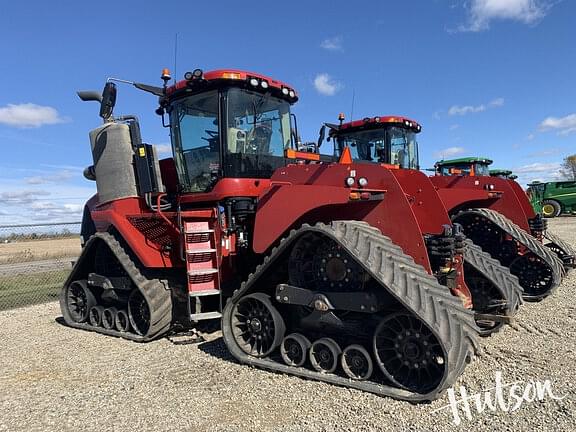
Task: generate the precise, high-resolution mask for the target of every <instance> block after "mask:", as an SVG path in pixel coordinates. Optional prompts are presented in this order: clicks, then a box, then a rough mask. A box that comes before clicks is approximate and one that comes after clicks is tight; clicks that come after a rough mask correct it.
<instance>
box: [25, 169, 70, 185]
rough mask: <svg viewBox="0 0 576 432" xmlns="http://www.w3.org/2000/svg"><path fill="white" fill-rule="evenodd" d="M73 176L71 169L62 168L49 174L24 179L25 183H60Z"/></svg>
mask: <svg viewBox="0 0 576 432" xmlns="http://www.w3.org/2000/svg"><path fill="white" fill-rule="evenodd" d="M72 177H74V173H73V172H72V171H68V170H63V171H60V172H57V173H55V174H51V175H38V176H34V177H26V178H25V179H24V181H25V182H26V183H27V184H46V183H62V182H65V181H68V180H70V179H71V178H72Z"/></svg>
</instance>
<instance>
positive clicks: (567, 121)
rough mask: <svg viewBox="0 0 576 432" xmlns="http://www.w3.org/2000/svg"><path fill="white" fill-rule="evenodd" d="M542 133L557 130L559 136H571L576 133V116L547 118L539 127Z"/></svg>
mask: <svg viewBox="0 0 576 432" xmlns="http://www.w3.org/2000/svg"><path fill="white" fill-rule="evenodd" d="M538 129H540V130H541V131H549V130H556V131H558V135H569V134H571V133H573V132H576V114H569V115H567V116H565V117H547V118H545V119H544V120H542V122H541V123H540V125H539V126H538Z"/></svg>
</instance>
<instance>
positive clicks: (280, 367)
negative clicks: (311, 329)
mask: <svg viewBox="0 0 576 432" xmlns="http://www.w3.org/2000/svg"><path fill="white" fill-rule="evenodd" d="M308 232H315V233H318V234H321V235H323V236H326V237H328V238H330V239H332V240H333V241H335V242H337V243H339V244H340V246H341V247H342V248H343V249H345V250H346V251H347V252H348V253H349V254H350V255H351V256H353V257H354V258H355V259H356V261H357V262H358V263H359V264H360V265H362V266H363V267H364V269H365V270H366V271H367V272H368V273H370V274H371V276H372V277H374V278H375V279H376V280H377V281H379V282H380V284H381V285H382V287H383V288H384V289H387V290H388V291H389V292H390V293H391V294H392V295H393V296H394V297H395V298H396V299H397V300H398V301H399V302H400V303H401V304H403V305H404V306H405V307H406V309H407V310H408V311H410V312H412V313H413V314H414V315H416V316H417V317H418V318H419V319H421V320H422V321H423V322H425V323H426V324H427V325H428V327H429V328H430V329H431V330H432V331H433V333H434V334H435V336H436V337H437V338H438V340H439V342H440V344H441V345H442V346H443V349H444V351H445V359H446V360H445V361H446V363H445V365H446V372H445V375H444V377H443V379H442V380H441V381H440V383H439V385H438V386H437V387H436V388H435V389H433V390H431V391H430V392H428V393H426V394H419V393H414V392H411V391H409V390H405V389H401V388H397V387H392V386H390V385H384V384H379V383H375V382H368V381H352V380H349V379H348V378H344V377H340V376H337V375H332V374H323V373H319V372H315V371H312V370H308V369H305V368H303V367H292V366H288V365H285V364H284V363H279V362H275V361H273V360H270V359H259V358H256V357H252V356H249V355H247V354H245V353H244V351H242V350H241V349H240V348H239V347H238V345H237V344H236V342H235V340H234V337H233V335H232V327H231V313H232V310H233V308H234V306H235V304H236V303H237V302H238V300H240V299H241V298H242V296H244V295H245V294H248V293H250V292H251V288H252V286H253V285H254V284H255V283H256V281H257V280H258V278H259V277H260V275H262V274H263V273H265V272H266V271H267V270H270V269H272V270H271V271H273V268H274V263H275V260H276V259H277V258H278V257H279V256H280V255H281V254H282V253H283V252H284V251H286V250H287V249H288V247H289V246H290V245H291V244H293V243H294V241H295V240H296V239H297V238H298V237H300V236H301V235H303V234H304V233H308ZM222 333H223V337H224V341H225V343H226V345H227V346H228V349H229V350H230V352H231V353H232V355H233V356H234V357H236V358H237V359H238V360H239V361H240V362H242V363H247V364H250V365H253V366H257V367H260V368H263V369H268V370H271V371H276V372H282V373H287V374H291V375H298V376H301V377H304V378H309V379H316V380H320V381H325V382H329V383H332V384H336V385H341V386H344V387H351V388H355V389H358V390H362V391H367V392H372V393H375V394H378V395H382V396H390V397H393V398H396V399H402V400H409V401H412V402H419V401H427V400H433V399H436V398H437V397H438V396H439V395H440V394H441V393H442V392H443V391H444V390H446V389H447V388H448V387H450V386H452V385H453V384H454V382H455V381H456V379H457V378H458V377H459V376H460V374H461V373H462V371H463V370H464V368H465V366H466V364H467V363H468V362H469V361H470V360H471V358H472V356H473V354H474V352H475V351H476V348H477V345H476V324H475V322H474V315H473V313H472V311H470V310H468V309H465V308H464V307H463V305H462V301H461V300H460V299H459V298H457V297H454V296H452V295H451V294H450V292H449V291H448V289H447V288H446V287H444V286H442V285H440V284H439V283H438V281H437V280H436V278H434V277H433V276H431V275H429V274H428V273H427V272H426V271H425V270H424V268H423V267H422V266H420V265H418V264H416V263H415V262H414V260H413V259H412V257H410V256H408V255H406V254H404V252H403V251H402V249H401V248H400V247H398V246H396V245H395V244H393V243H392V241H391V240H390V239H388V238H387V237H385V236H383V235H382V234H381V233H380V231H379V230H378V229H376V228H373V227H371V226H370V225H368V224H366V223H364V222H357V221H336V222H332V223H331V224H330V225H324V224H321V223H319V224H316V225H314V226H309V225H303V226H302V227H301V228H300V229H298V230H293V231H292V232H290V234H289V235H288V237H286V238H284V239H282V241H281V242H280V244H279V245H278V246H277V247H276V248H274V249H273V250H272V252H271V253H270V255H269V256H267V257H266V258H265V260H264V262H263V263H262V264H261V265H260V266H258V267H257V268H256V270H255V272H254V273H253V274H251V275H250V276H249V277H248V279H247V281H246V282H244V283H243V284H242V286H241V287H240V289H239V290H238V291H237V292H235V294H234V295H233V296H232V298H231V299H230V300H229V301H228V303H227V304H226V307H225V309H224V313H223V318H222Z"/></svg>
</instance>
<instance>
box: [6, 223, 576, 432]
mask: <svg viewBox="0 0 576 432" xmlns="http://www.w3.org/2000/svg"><path fill="white" fill-rule="evenodd" d="M550 226H551V229H552V231H554V232H556V233H557V234H559V235H560V236H562V237H563V238H564V239H566V240H568V241H570V242H571V243H572V244H573V245H576V218H560V219H556V220H552V221H551V224H550ZM575 282H576V271H573V272H571V273H570V275H569V276H568V277H566V279H565V280H564V283H563V285H562V286H561V287H560V288H559V289H558V291H557V292H556V293H555V295H554V296H552V297H551V298H548V299H546V300H545V301H543V302H541V303H538V304H525V305H524V306H523V308H522V310H521V311H520V313H519V314H518V318H517V321H516V322H515V324H513V326H512V327H508V328H506V329H505V330H504V331H503V332H500V333H498V334H496V335H494V336H492V337H490V338H486V339H482V340H481V345H482V347H483V351H484V352H483V353H482V354H481V356H479V357H477V358H476V359H475V360H474V361H473V362H472V363H471V364H470V365H469V366H468V367H467V368H466V371H465V373H464V374H463V375H462V377H461V378H460V380H459V382H458V385H462V386H465V388H466V391H467V392H468V394H474V393H477V392H480V391H482V390H483V389H489V388H493V387H494V386H495V372H496V371H501V372H502V376H503V381H504V383H512V382H514V381H521V383H520V384H519V385H520V386H521V390H519V391H518V392H517V394H521V393H522V391H523V390H524V387H525V385H526V383H528V382H529V381H530V380H534V381H540V382H544V381H545V380H550V381H551V388H552V391H553V393H554V395H556V396H558V397H560V396H563V397H564V399H562V400H554V399H552V398H550V397H546V398H545V399H544V400H542V401H534V402H525V403H523V404H522V406H521V407H520V408H519V409H518V410H516V411H514V412H504V411H503V410H502V409H497V410H496V411H495V412H483V413H481V414H479V413H477V412H476V411H473V414H472V419H471V420H468V419H466V418H465V417H462V423H461V425H460V426H456V425H455V424H454V419H453V416H452V413H451V411H450V410H449V409H445V410H440V411H436V412H435V410H437V409H439V408H441V407H443V406H445V405H447V404H448V403H449V401H448V395H447V394H445V395H443V397H441V398H440V399H439V400H437V401H435V402H433V403H431V404H420V405H411V404H409V403H407V402H399V401H395V400H392V399H389V398H382V397H378V396H374V395H371V394H367V393H362V392H359V391H355V390H348V389H344V388H339V387H335V386H331V385H329V384H323V383H318V382H312V381H305V380H302V379H299V378H295V377H289V376H283V375H278V374H273V373H268V372H264V371H259V370H256V369H252V368H249V367H246V366H241V365H239V364H237V363H235V362H234V361H233V360H232V359H231V357H230V355H229V354H228V353H227V351H226V348H225V346H224V344H223V342H222V340H221V339H220V338H216V339H214V340H212V341H210V342H205V343H203V344H200V345H198V344H185V342H187V341H188V340H187V337H186V336H181V337H178V338H177V340H176V338H174V339H172V340H169V339H166V338H165V339H162V340H160V341H157V342H153V343H149V344H137V343H132V342H128V341H124V340H120V339H115V338H110V337H106V336H100V335H97V334H93V333H88V332H83V331H79V330H73V329H70V328H67V327H64V326H62V325H60V324H59V323H58V322H56V321H55V318H56V317H58V316H59V315H60V311H59V307H58V304H57V303H50V304H46V305H41V306H33V307H28V308H23V309H17V310H11V311H5V312H1V313H0V353H1V354H2V355H1V356H0V389H1V391H0V431H4V430H10V431H12V430H42V431H47V430H73V429H75V430H97V429H98V430H120V429H126V430H154V431H164V430H190V431H216V430H222V431H251V430H257V431H266V430H274V431H275V430H280V431H301V430H316V431H332V430H334V431H336V430H338V431H347V430H385V431H386V430H387V431H397V430H411V431H444V430H482V431H483V430H510V431H512V430H514V431H517V430H541V431H547V430H554V431H556V432H558V431H574V430H576V418H575V416H576V413H575V408H576V404H575V401H576V385H575V382H576V353H575V352H574V351H575V343H574V341H575V338H576V292H575V289H574V288H575ZM457 394H459V393H457ZM505 394H506V395H507V394H508V388H506V389H505ZM514 402H515V400H512V404H514Z"/></svg>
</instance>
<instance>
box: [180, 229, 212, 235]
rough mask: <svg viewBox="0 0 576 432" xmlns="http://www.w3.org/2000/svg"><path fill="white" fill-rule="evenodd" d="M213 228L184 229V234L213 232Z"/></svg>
mask: <svg viewBox="0 0 576 432" xmlns="http://www.w3.org/2000/svg"><path fill="white" fill-rule="evenodd" d="M213 232H214V230H213V229H211V228H201V229H199V230H188V229H186V230H184V233H185V234H210V233H213Z"/></svg>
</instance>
